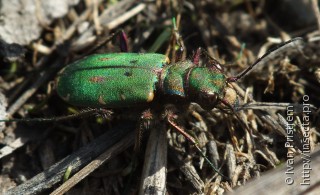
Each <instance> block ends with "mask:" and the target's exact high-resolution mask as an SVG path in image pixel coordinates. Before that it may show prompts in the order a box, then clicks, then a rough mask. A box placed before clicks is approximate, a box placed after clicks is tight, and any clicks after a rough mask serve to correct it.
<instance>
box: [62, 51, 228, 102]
mask: <svg viewBox="0 0 320 195" xmlns="http://www.w3.org/2000/svg"><path fill="white" fill-rule="evenodd" d="M226 84H227V82H226V77H225V75H224V74H222V73H219V72H218V71H217V70H215V69H213V68H209V67H198V66H196V65H195V64H194V63H192V62H191V61H189V60H186V61H181V62H177V63H175V64H169V61H168V59H167V57H166V56H165V55H162V54H156V53H146V54H142V53H110V54H95V55H90V56H87V57H85V58H83V59H81V60H78V61H76V62H74V63H72V64H70V65H68V66H67V67H66V68H64V69H63V70H62V71H61V73H60V74H59V76H58V79H57V92H58V94H59V96H60V97H62V98H63V99H64V100H65V101H66V102H68V103H70V104H72V105H75V106H84V107H94V108H100V107H107V108H120V107H131V106H135V105H141V104H146V103H148V102H151V101H152V100H153V99H154V94H155V91H156V90H161V91H162V94H164V95H167V96H178V97H181V98H188V99H190V101H195V102H197V103H199V104H213V103H215V102H216V100H217V98H220V99H223V98H224V96H225V91H227V90H226V88H227V87H226ZM232 103H234V102H231V104H232Z"/></svg>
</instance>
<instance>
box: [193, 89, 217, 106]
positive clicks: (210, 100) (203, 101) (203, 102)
mask: <svg viewBox="0 0 320 195" xmlns="http://www.w3.org/2000/svg"><path fill="white" fill-rule="evenodd" d="M217 99H218V96H217V94H215V93H214V94H209V93H206V92H202V93H199V100H200V102H197V103H198V104H200V106H201V107H202V108H204V109H212V108H213V107H214V105H215V104H216V102H217Z"/></svg>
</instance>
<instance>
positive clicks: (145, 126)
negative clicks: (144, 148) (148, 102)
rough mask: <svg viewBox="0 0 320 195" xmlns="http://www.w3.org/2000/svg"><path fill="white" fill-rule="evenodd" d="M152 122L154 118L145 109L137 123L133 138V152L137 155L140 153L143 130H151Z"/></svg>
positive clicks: (149, 111) (148, 110)
mask: <svg viewBox="0 0 320 195" xmlns="http://www.w3.org/2000/svg"><path fill="white" fill-rule="evenodd" d="M153 120H154V116H153V114H152V113H151V110H150V109H147V110H145V111H143V112H142V115H141V117H140V121H139V127H138V129H137V130H136V138H135V144H134V151H135V152H136V153H139V151H140V146H141V142H142V138H143V133H144V130H149V129H150V128H151V126H152V121H153Z"/></svg>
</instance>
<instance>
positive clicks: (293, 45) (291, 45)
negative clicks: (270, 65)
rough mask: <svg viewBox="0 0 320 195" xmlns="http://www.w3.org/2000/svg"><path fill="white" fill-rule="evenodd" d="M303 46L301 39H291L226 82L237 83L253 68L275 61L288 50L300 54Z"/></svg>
mask: <svg viewBox="0 0 320 195" xmlns="http://www.w3.org/2000/svg"><path fill="white" fill-rule="evenodd" d="M303 46H304V41H303V39H302V38H301V37H297V38H294V39H291V40H289V41H287V42H284V43H282V44H280V45H278V46H276V47H274V48H272V49H270V50H269V51H267V53H265V54H264V55H263V56H261V57H260V58H258V59H257V60H256V61H255V62H254V63H253V64H251V65H250V66H249V67H248V68H246V69H245V70H244V71H242V72H241V73H240V74H238V75H237V76H233V77H229V78H227V82H229V83H230V82H236V81H238V80H239V79H241V78H242V77H243V76H244V75H246V74H247V73H249V72H250V71H251V70H252V68H253V67H254V66H256V65H258V64H264V63H266V62H267V61H269V60H272V59H275V58H276V57H278V56H281V55H283V54H285V53H287V52H290V50H291V51H292V49H297V50H298V51H300V52H301V50H302V48H303Z"/></svg>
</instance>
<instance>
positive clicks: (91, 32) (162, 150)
mask: <svg viewBox="0 0 320 195" xmlns="http://www.w3.org/2000/svg"><path fill="white" fill-rule="evenodd" d="M317 3H318V1H316V0H311V1H307V0H297V1H286V0H279V1H275V0H272V1H271V0H269V1H264V0H238V1H236V0H234V1H230V0H229V1H228V0H219V1H214V0H200V1H196V0H189V1H183V0H181V1H179V0H172V1H169V0H164V1H160V0H155V1H135V0H122V1H99V0H87V1H81V0H69V1H62V0H55V1H53V0H50V1H46V2H42V1H41V2H40V1H39V2H38V1H35V0H26V1H18V0H13V1H11V2H9V1H5V2H2V3H1V6H0V10H1V11H0V13H1V22H0V39H1V40H0V41H1V42H0V56H1V58H0V61H1V69H0V89H1V90H0V102H1V103H0V112H1V113H0V117H1V118H0V119H21V120H20V121H18V122H17V121H16V122H12V121H11V122H6V123H4V122H0V158H1V160H0V161H1V164H0V165H1V166H0V168H1V169H0V170H1V172H0V190H1V191H0V193H1V194H49V193H51V194H69V195H71V194H77V195H79V194H224V193H232V192H235V191H236V192H238V193H243V194H248V193H249V192H251V193H265V194H270V193H277V194H278V193H280V192H281V194H290V193H291V192H295V193H303V192H308V191H312V192H316V191H317V185H318V184H317V183H319V181H320V178H319V176H316V175H317V174H316V173H317V170H318V169H319V165H320V163H316V162H318V161H319V159H318V156H319V155H318V153H313V152H314V151H317V148H318V138H319V114H318V113H319V112H318V107H319V102H320V85H319V82H320V69H319V65H320V58H318V51H319V52H320V44H319V40H320V39H319V37H320V12H319V6H318V4H317ZM122 32H125V33H126V36H127V39H123V38H121V37H122V36H121V33H122ZM296 37H301V38H300V39H299V38H297V39H294V38H296ZM292 39H294V41H292V42H290V41H289V40H292ZM124 40H126V41H127V42H128V49H126V48H124V46H125V44H124ZM286 41H289V42H288V43H287V44H286V45H284V46H282V47H279V48H278V50H272V48H275V47H277V46H279V45H280V46H281V44H282V45H283V43H284V42H286ZM198 48H202V49H201V50H199V49H198ZM126 50H128V52H134V53H160V54H163V55H165V56H167V57H168V58H169V59H170V64H175V63H179V62H186V61H187V60H191V61H192V62H193V63H195V64H197V62H198V61H199V63H198V64H197V65H195V66H201V67H207V68H208V67H209V68H211V69H212V71H214V73H217V74H223V75H225V77H226V78H232V76H236V75H238V74H239V73H241V72H242V71H243V70H245V69H246V68H247V67H249V66H250V65H251V64H253V63H254V62H256V60H257V59H259V57H261V56H263V54H266V53H267V54H269V55H267V57H266V58H263V60H262V62H261V63H259V64H258V65H256V66H254V67H253V70H252V71H250V72H249V73H247V74H245V75H244V76H243V77H242V78H241V79H239V80H238V81H237V82H231V80H230V79H229V80H227V81H222V82H217V85H220V86H223V91H222V92H221V93H220V94H218V96H219V98H218V100H217V101H216V104H215V106H213V107H210V106H207V105H208V104H207V103H206V102H201V100H199V98H198V99H196V100H194V99H195V98H194V99H192V100H194V101H196V102H197V103H198V104H197V103H194V102H190V99H191V98H190V97H191V96H195V97H200V98H201V96H200V95H198V94H195V93H192V92H191V90H188V92H189V91H190V94H188V95H187V97H186V98H176V97H172V96H166V95H164V93H165V92H164V91H165V89H164V90H160V89H159V88H157V87H155V89H156V91H155V94H154V95H155V98H154V101H153V102H151V103H147V102H146V103H145V104H141V105H134V106H131V105H130V106H127V105H126V103H125V102H126V101H125V97H119V98H123V99H124V103H123V104H121V105H119V106H118V107H120V108H114V109H110V108H108V107H107V106H106V107H103V108H93V107H88V106H85V107H79V106H73V105H71V104H69V103H67V102H65V101H64V100H63V99H62V98H61V97H59V95H58V94H57V92H56V86H57V85H56V84H57V82H58V79H57V77H58V76H59V75H60V74H61V70H62V69H63V68H64V67H65V66H66V65H68V64H70V63H72V62H74V61H76V60H79V59H82V58H83V57H85V56H88V55H90V54H94V53H120V52H122V53H123V52H126ZM199 51H200V52H199ZM271 51H273V52H271ZM197 52H198V53H197ZM198 58H199V59H198ZM134 60H135V59H133V61H134ZM130 63H131V62H130ZM154 63H155V64H156V63H158V61H157V60H156V59H155V61H154ZM154 66H155V65H154ZM220 67H221V68H220ZM101 71H105V70H101ZM155 71H158V69H156V68H155V69H154V72H155ZM158 72H159V71H158ZM106 74H107V72H106ZM128 74H129V75H130V71H129V73H128ZM160 74H161V73H160ZM112 76H115V77H124V76H123V75H112ZM126 76H128V75H126ZM133 76H135V75H133ZM145 76H146V75H138V77H139V78H137V79H138V80H139V79H144V78H145ZM95 78H96V79H95V81H97V82H98V78H97V77H95ZM188 78H189V77H188ZM188 78H187V77H186V78H184V80H183V81H181V82H185V81H186V80H188ZM157 81H159V80H157ZM157 81H154V85H155V86H158V85H157ZM228 81H230V82H228ZM208 82H209V81H208ZM180 84H181V83H180ZM183 85H184V86H185V85H186V84H185V83H183ZM227 88H228V89H229V88H232V89H233V91H235V92H236V94H237V95H236V96H235V95H234V97H231V98H235V97H237V99H238V101H237V102H236V103H235V104H232V105H231V104H228V101H227V104H226V103H223V101H224V96H225V90H226V89H227ZM120 90H124V91H126V90H139V86H137V85H134V83H132V86H127V87H126V88H124V89H120ZM93 95H96V94H93ZM220 97H222V99H221V98H220ZM97 99H99V98H98V97H97ZM99 100H100V99H99ZM199 104H200V105H201V106H199ZM64 116H68V117H69V118H67V119H68V120H63V119H65V117H64ZM37 118H42V120H37ZM70 118H71V119H70ZM33 119H35V120H33ZM46 119H49V120H48V121H45V120H46ZM4 124H5V126H4ZM177 129H178V130H184V131H186V132H187V133H188V134H190V135H191V138H189V139H192V140H195V143H196V144H195V143H192V142H191V141H190V140H188V137H185V136H183V135H182V134H181V133H179V132H178V131H177ZM197 148H199V149H200V150H201V152H199V151H198V150H197ZM201 153H202V154H203V155H201ZM310 155H311V156H312V158H311V157H310ZM301 156H302V157H301ZM204 157H205V158H207V159H208V160H206V159H205V158H204ZM294 157H296V158H294ZM299 160H301V162H300V161H299ZM208 161H209V162H208ZM210 163H211V165H210ZM213 167H214V168H213ZM308 168H311V169H312V170H313V172H312V173H311V172H310V169H308ZM214 169H217V170H214ZM270 171H273V172H272V174H268V173H269V172H270ZM302 171H304V172H303V173H302ZM250 181H255V182H260V183H259V185H258V184H253V183H251V182H250ZM301 183H304V184H305V185H303V184H301ZM241 187H242V188H241ZM238 188H239V189H238ZM244 189H247V190H251V191H247V192H245V191H241V190H244ZM238 190H240V191H238Z"/></svg>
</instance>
